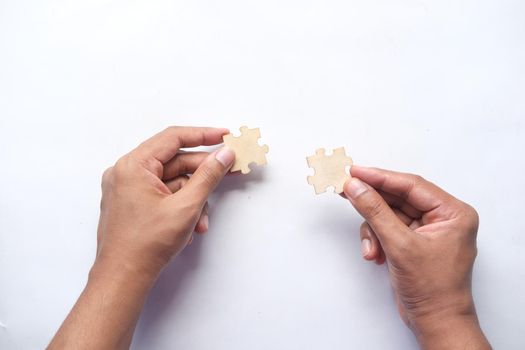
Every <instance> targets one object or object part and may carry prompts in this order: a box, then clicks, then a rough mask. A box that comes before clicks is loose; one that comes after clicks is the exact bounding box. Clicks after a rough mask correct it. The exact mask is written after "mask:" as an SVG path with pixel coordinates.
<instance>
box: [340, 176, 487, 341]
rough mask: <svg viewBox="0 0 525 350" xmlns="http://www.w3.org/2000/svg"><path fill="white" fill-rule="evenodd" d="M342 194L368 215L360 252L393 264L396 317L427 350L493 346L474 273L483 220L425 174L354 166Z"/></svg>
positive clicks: (380, 261) (360, 211)
mask: <svg viewBox="0 0 525 350" xmlns="http://www.w3.org/2000/svg"><path fill="white" fill-rule="evenodd" d="M351 175H352V177H353V178H352V179H350V180H348V181H347V183H346V184H345V187H344V194H345V196H346V197H347V198H348V199H349V200H350V202H351V203H352V204H353V205H354V207H355V208H356V209H357V211H358V212H359V213H360V214H361V215H362V216H363V218H364V219H365V222H364V223H363V225H362V226H361V240H362V249H361V250H362V254H363V257H364V258H365V259H366V260H371V261H375V262H376V263H378V264H382V263H384V262H385V261H386V262H387V264H388V271H389V273H390V279H391V282H392V286H393V288H394V291H395V293H396V299H397V304H398V309H399V313H400V315H401V318H402V319H403V321H404V322H405V323H406V324H407V325H408V327H410V329H411V330H412V331H413V332H414V334H415V336H416V337H417V339H418V342H419V344H420V346H421V348H422V349H490V348H491V347H490V345H489V343H488V341H487V339H486V338H485V336H484V335H483V332H482V331H481V328H480V326H479V323H478V319H477V315H476V310H475V307H474V301H473V298H472V288H471V275H472V267H473V264H474V259H475V258H476V234H477V230H478V222H479V219H478V215H477V213H476V211H475V210H474V209H473V208H472V207H471V206H469V205H468V204H466V203H464V202H462V201H460V200H458V199H456V198H454V197H453V196H451V195H450V194H448V193H446V192H445V191H443V190H442V189H440V188H439V187H437V186H436V185H434V184H432V183H431V182H428V181H426V180H425V179H423V178H422V177H420V176H416V175H411V174H404V173H398V172H393V171H387V170H382V169H376V168H365V167H359V166H353V167H352V168H351Z"/></svg>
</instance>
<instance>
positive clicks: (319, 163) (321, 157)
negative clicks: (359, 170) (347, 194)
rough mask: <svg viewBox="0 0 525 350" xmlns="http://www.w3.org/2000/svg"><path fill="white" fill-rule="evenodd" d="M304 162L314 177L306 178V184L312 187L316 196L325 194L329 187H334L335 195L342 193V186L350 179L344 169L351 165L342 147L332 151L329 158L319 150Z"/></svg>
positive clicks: (322, 149) (323, 151) (322, 150)
mask: <svg viewBox="0 0 525 350" xmlns="http://www.w3.org/2000/svg"><path fill="white" fill-rule="evenodd" d="M306 161H307V162H308V166H309V167H310V168H313V169H314V170H315V173H314V175H312V176H308V183H309V184H310V185H313V186H314V189H315V193H316V194H320V193H323V192H326V189H327V188H328V187H330V186H333V187H334V192H335V193H341V192H343V186H344V184H345V182H346V180H348V178H349V177H350V175H349V174H347V172H346V167H347V166H350V165H352V158H350V157H348V156H347V155H346V153H345V149H344V147H340V148H336V149H334V152H333V154H332V155H329V156H327V155H326V154H325V149H324V148H320V149H318V150H316V151H315V155H313V156H310V157H307V158H306Z"/></svg>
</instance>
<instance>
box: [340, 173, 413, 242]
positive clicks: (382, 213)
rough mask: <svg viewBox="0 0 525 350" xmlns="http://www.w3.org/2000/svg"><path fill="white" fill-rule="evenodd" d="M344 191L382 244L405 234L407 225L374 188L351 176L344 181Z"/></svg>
mask: <svg viewBox="0 0 525 350" xmlns="http://www.w3.org/2000/svg"><path fill="white" fill-rule="evenodd" d="M344 192H345V195H346V197H347V198H348V199H349V200H350V202H351V203H352V205H353V206H354V207H355V209H356V210H357V211H358V212H359V214H361V216H362V217H363V218H364V219H365V220H366V221H367V222H368V224H369V225H370V227H371V228H372V230H373V231H374V232H375V233H376V235H377V238H378V239H379V241H381V243H382V244H383V245H388V243H389V242H390V241H391V240H396V239H400V238H402V236H404V235H405V233H406V232H407V229H408V228H407V226H406V225H405V224H404V223H403V222H402V221H401V220H400V219H399V218H398V217H397V215H396V214H395V213H394V211H393V210H392V209H391V208H390V206H388V204H387V203H386V202H385V200H384V199H383V197H381V195H380V194H379V193H377V191H376V190H375V189H374V188H372V187H371V186H369V185H368V184H366V183H364V182H363V181H361V180H359V179H358V178H356V177H353V178H351V179H350V180H348V181H347V182H346V183H345V186H344Z"/></svg>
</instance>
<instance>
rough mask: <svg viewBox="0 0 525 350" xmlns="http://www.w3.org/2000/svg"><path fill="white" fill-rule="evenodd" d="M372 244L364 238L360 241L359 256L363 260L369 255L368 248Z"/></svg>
mask: <svg viewBox="0 0 525 350" xmlns="http://www.w3.org/2000/svg"><path fill="white" fill-rule="evenodd" d="M371 245H372V243H371V242H370V240H369V239H368V238H364V239H363V240H362V241H361V254H362V255H363V258H365V257H366V256H367V255H368V254H369V253H370V247H371Z"/></svg>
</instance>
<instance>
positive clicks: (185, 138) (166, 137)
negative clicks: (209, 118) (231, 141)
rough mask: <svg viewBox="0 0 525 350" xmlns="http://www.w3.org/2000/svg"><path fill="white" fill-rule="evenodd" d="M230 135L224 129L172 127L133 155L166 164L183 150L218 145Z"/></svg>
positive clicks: (140, 146) (143, 144)
mask: <svg viewBox="0 0 525 350" xmlns="http://www.w3.org/2000/svg"><path fill="white" fill-rule="evenodd" d="M228 133H229V131H228V129H224V128H208V127H181V126H170V127H168V128H166V129H165V130H163V131H161V132H159V133H158V134H156V135H154V136H153V137H151V138H149V139H148V140H146V141H144V142H143V143H141V144H140V145H139V146H138V147H137V148H136V149H135V150H134V151H133V152H132V153H135V154H138V155H139V156H140V157H141V158H145V159H148V158H155V159H156V160H158V161H159V162H161V163H162V164H164V163H166V162H167V161H169V160H170V159H172V158H173V157H174V156H175V155H176V154H177V152H178V151H179V149H181V148H184V147H197V146H212V145H217V144H219V143H222V137H223V136H224V135H226V134H228Z"/></svg>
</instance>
